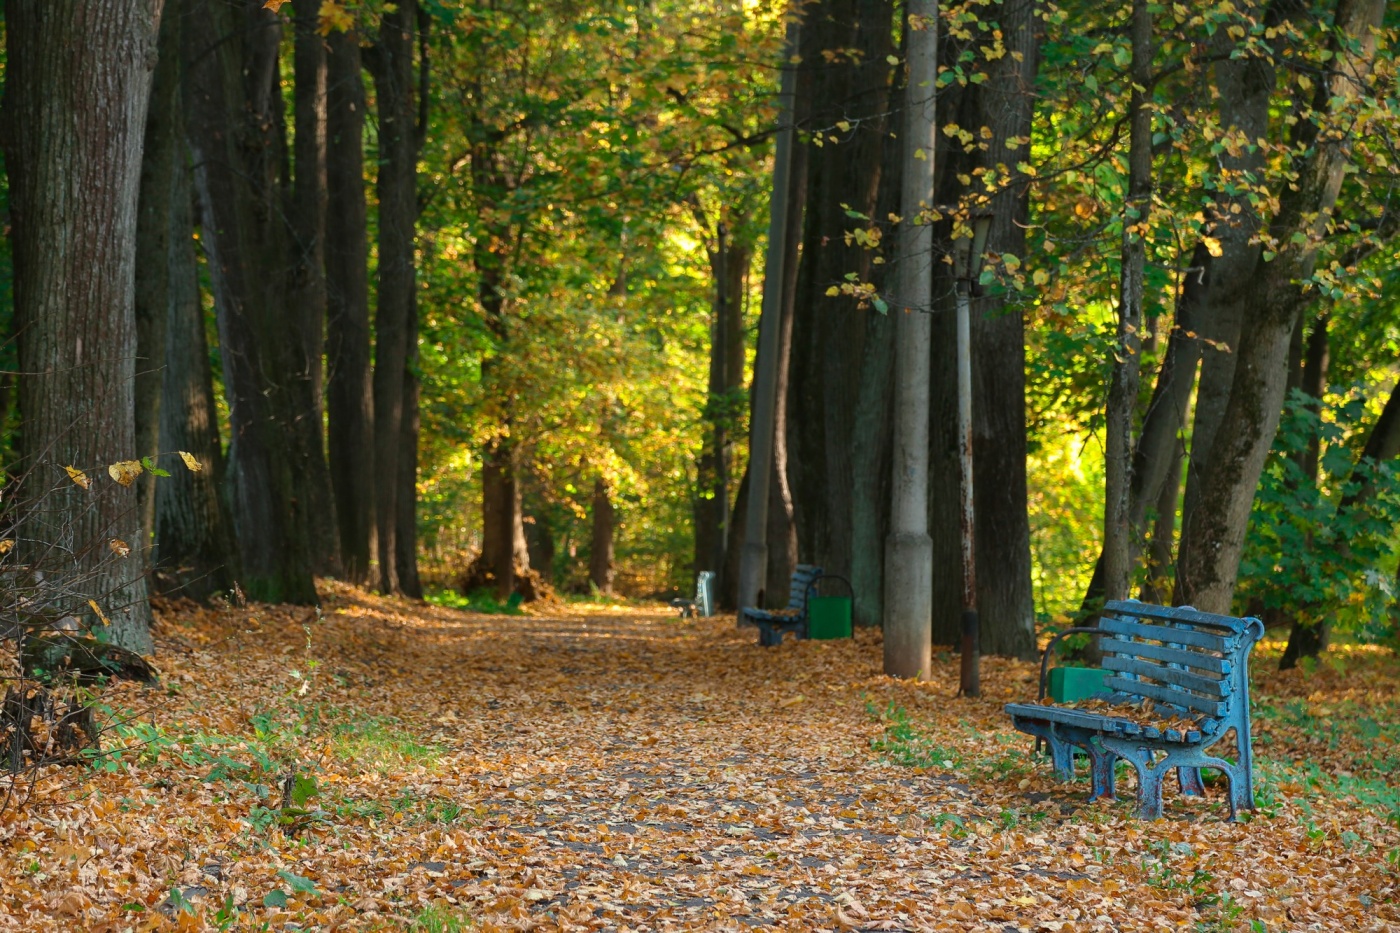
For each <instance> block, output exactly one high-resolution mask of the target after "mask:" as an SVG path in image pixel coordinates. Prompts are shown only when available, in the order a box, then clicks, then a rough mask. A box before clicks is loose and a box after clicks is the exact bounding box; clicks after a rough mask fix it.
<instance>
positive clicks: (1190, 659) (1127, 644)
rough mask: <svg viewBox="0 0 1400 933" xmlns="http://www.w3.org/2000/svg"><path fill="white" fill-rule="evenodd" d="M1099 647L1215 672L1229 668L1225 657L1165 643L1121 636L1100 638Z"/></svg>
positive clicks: (1106, 650) (1108, 651)
mask: <svg viewBox="0 0 1400 933" xmlns="http://www.w3.org/2000/svg"><path fill="white" fill-rule="evenodd" d="M1099 647H1100V648H1101V649H1102V650H1103V652H1104V653H1105V654H1119V655H1126V656H1128V657H1135V658H1136V657H1142V658H1151V659H1152V660H1154V661H1163V662H1166V663H1167V664H1185V665H1186V666H1187V667H1194V668H1198V669H1200V670H1203V671H1212V672H1213V673H1216V674H1229V673H1230V670H1231V668H1230V662H1229V661H1228V660H1226V659H1225V658H1219V657H1216V656H1215V655H1213V654H1206V653H1205V652H1203V651H1191V650H1189V649H1186V648H1168V647H1166V646H1165V645H1150V644H1147V643H1146V642H1140V641H1125V640H1123V639H1121V638H1104V639H1100V640H1099Z"/></svg>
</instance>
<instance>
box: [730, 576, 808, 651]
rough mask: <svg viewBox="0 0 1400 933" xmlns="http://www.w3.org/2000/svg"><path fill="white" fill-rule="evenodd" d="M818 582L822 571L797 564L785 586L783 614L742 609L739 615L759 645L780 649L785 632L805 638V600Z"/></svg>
mask: <svg viewBox="0 0 1400 933" xmlns="http://www.w3.org/2000/svg"><path fill="white" fill-rule="evenodd" d="M821 578H822V569H821V568H820V567H815V566H813V565H812V564H798V565H797V568H796V569H795V570H793V572H792V580H791V581H790V582H789V584H788V604H787V609H785V610H774V611H769V610H767V609H756V608H754V607H752V606H750V607H746V608H745V609H743V610H742V612H741V613H740V615H741V618H742V619H743V621H745V622H751V623H753V624H754V625H757V626H758V643H759V644H760V645H767V646H772V645H781V644H782V643H783V635H784V633H786V632H792V633H794V634H795V635H796V636H797V637H798V638H806V637H807V597H808V596H809V595H810V594H811V592H812V590H813V589H814V588H815V587H816V585H817V582H818V581H819V580H821Z"/></svg>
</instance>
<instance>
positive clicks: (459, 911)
mask: <svg viewBox="0 0 1400 933" xmlns="http://www.w3.org/2000/svg"><path fill="white" fill-rule="evenodd" d="M326 596H327V605H326V611H325V614H324V616H323V617H322V618H320V619H318V618H317V617H316V616H315V615H314V614H313V613H311V612H309V611H307V610H300V609H286V608H279V607H255V608H251V609H237V610H234V609H230V610H225V611H222V612H213V611H208V610H200V609H196V608H195V607H193V606H184V607H172V608H171V609H170V610H168V611H167V612H166V613H165V614H164V623H163V626H162V630H161V635H162V637H161V647H162V649H163V652H164V654H163V662H164V663H163V668H164V670H165V672H166V685H167V688H168V690H167V692H168V694H170V695H161V696H159V697H152V696H151V695H150V694H149V693H143V692H141V691H139V690H136V689H135V688H121V689H120V690H119V691H113V692H112V693H110V694H109V696H108V698H107V699H108V702H111V703H112V704H113V705H114V706H115V707H118V708H126V709H129V710H135V711H136V712H137V713H138V714H139V719H137V720H133V721H132V722H130V723H128V724H127V725H126V726H125V727H124V728H123V729H122V734H123V736H124V738H122V737H112V736H109V738H108V745H109V747H112V746H116V745H121V744H122V742H125V743H127V745H128V746H129V747H128V748H126V750H124V751H123V752H122V753H121V754H120V756H119V757H117V758H115V759H114V761H113V764H112V765H111V766H110V767H112V768H113V769H114V770H112V771H111V772H110V773H100V774H98V775H95V776H93V775H79V774H78V773H77V772H76V771H75V770H74V769H66V770H65V771H64V772H63V773H60V774H58V775H57V776H56V777H55V778H54V779H53V781H54V783H51V784H46V785H44V786H41V787H40V788H38V789H37V791H36V793H35V797H34V800H33V801H32V802H31V804H30V805H29V807H27V808H26V809H24V810H23V811H19V812H10V813H8V814H6V815H5V816H4V817H3V820H4V822H3V833H4V835H3V848H0V855H2V857H3V861H0V927H4V928H7V929H24V930H29V929H41V928H44V927H48V928H53V929H74V928H82V929H125V928H130V927H137V928H150V927H170V928H188V929H201V928H206V927H207V928H217V927H218V926H219V925H221V924H223V925H226V926H228V927H231V928H238V929H278V930H280V929H340V928H352V929H398V928H409V929H423V930H433V929H439V930H451V929H458V928H463V927H465V925H466V924H467V922H468V921H470V922H471V924H472V925H473V928H474V929H487V930H489V929H497V928H508V929H532V928H542V929H557V928H562V929H579V930H583V929H606V930H623V929H632V930H654V929H667V928H690V929H734V930H741V929H750V928H786V929H802V930H806V929H871V930H876V929H891V930H902V929H909V930H920V929H954V930H964V929H988V930H1093V929H1102V930H1126V929H1160V928H1162V927H1185V928H1187V929H1198V928H1199V929H1220V930H1229V929H1250V928H1251V925H1254V928H1256V929H1271V930H1272V929H1288V930H1304V929H1348V930H1353V929H1377V930H1380V929H1393V928H1395V926H1396V925H1397V924H1400V909H1398V908H1397V905H1396V891H1397V876H1396V866H1395V865H1394V863H1393V862H1388V861H1387V854H1388V853H1394V852H1395V850H1396V849H1397V847H1400V834H1397V832H1396V829H1395V826H1394V824H1393V823H1392V822H1388V821H1387V816H1390V817H1391V818H1392V819H1393V813H1389V812H1388V811H1387V809H1386V808H1387V807H1394V802H1393V800H1392V799H1391V798H1385V797H1384V796H1383V791H1384V788H1385V787H1386V785H1385V784H1384V783H1377V782H1374V781H1372V782H1369V783H1365V782H1363V783H1361V784H1357V786H1358V787H1361V791H1358V793H1359V794H1361V795H1362V796H1364V793H1365V792H1367V789H1370V790H1375V789H1376V788H1380V789H1381V791H1382V799H1380V800H1369V801H1368V805H1367V806H1366V807H1364V808H1363V807H1362V806H1360V805H1359V804H1358V803H1357V801H1356V800H1355V799H1346V800H1344V799H1341V797H1342V795H1341V794H1340V793H1334V794H1332V795H1328V794H1324V793H1322V792H1321V790H1322V789H1323V788H1325V787H1331V786H1332V785H1327V784H1325V781H1324V778H1325V779H1326V780H1332V781H1333V783H1334V784H1335V783H1336V782H1337V781H1339V780H1341V779H1340V778H1339V777H1336V776H1331V777H1327V775H1326V774H1324V777H1322V778H1317V779H1316V780H1314V781H1313V782H1312V783H1310V784H1309V783H1307V782H1306V781H1303V780H1302V779H1301V778H1299V777H1298V774H1299V773H1301V772H1294V771H1282V770H1280V771H1279V773H1278V775H1276V776H1270V775H1262V776H1261V781H1260V783H1261V788H1262V791H1261V799H1262V800H1263V802H1264V803H1265V804H1266V813H1265V815H1262V816H1260V817H1259V818H1256V819H1254V820H1253V821H1252V822H1250V823H1248V824H1244V825H1232V824H1227V823H1224V822H1223V821H1222V806H1221V800H1220V798H1221V792H1220V790H1219V789H1218V788H1213V789H1212V791H1211V797H1210V799H1209V800H1207V801H1206V802H1203V803H1202V802H1196V801H1189V800H1183V799H1181V798H1179V797H1177V796H1175V795H1173V794H1170V793H1169V796H1168V802H1167V816H1168V818H1167V819H1166V820H1163V821H1161V822H1158V823H1154V824H1144V823H1140V822H1137V821H1135V820H1133V819H1132V818H1131V817H1130V816H1129V810H1130V807H1129V805H1128V801H1127V800H1126V799H1125V801H1123V802H1119V803H1104V804H1101V805H1087V804H1085V802H1084V798H1085V796H1086V787H1085V785H1084V784H1083V783H1078V784H1075V785H1071V786H1068V787H1065V786H1060V785H1057V784H1055V783H1054V782H1053V781H1052V780H1051V778H1050V774H1049V768H1048V766H1047V765H1046V764H1045V763H1043V762H1039V761H1036V760H1034V759H1031V758H1030V757H1029V755H1028V754H1027V751H1028V740H1026V739H1025V738H1024V737H1022V736H1020V735H1018V734H1016V733H1012V732H1009V731H1008V730H1007V728H1006V724H1005V722H1004V721H1003V717H1002V716H1001V714H1000V706H1001V704H1002V703H1004V702H1005V701H1006V700H1007V699H1009V698H1012V697H1016V698H1021V697H1025V696H1027V695H1030V694H1032V693H1033V690H1034V687H1033V676H1034V674H1033V669H1032V666H1031V665H1029V664H1023V663H1012V662H1003V661H997V660H990V661H988V662H987V663H986V668H985V670H984V674H983V683H984V687H985V696H984V697H983V698H982V699H980V700H977V701H969V700H960V699H954V698H952V697H951V696H950V694H951V689H950V687H949V685H950V684H953V683H955V682H956V674H955V671H954V664H955V659H953V658H946V659H942V660H940V662H939V666H938V668H937V670H936V671H935V672H934V673H935V678H934V680H933V682H932V683H931V684H923V685H914V684H908V683H897V682H894V681H891V680H889V679H887V678H884V677H882V676H880V673H879V665H880V647H879V643H878V635H877V634H875V633H861V635H860V637H858V638H857V639H856V640H854V641H846V642H828V643H817V642H808V643H801V644H788V645H784V646H782V647H781V648H778V649H768V650H765V649H761V648H759V647H758V646H757V645H756V644H755V641H756V637H755V635H754V634H753V632H752V631H736V630H735V629H733V627H732V623H731V622H730V621H729V620H722V619H712V620H699V621H691V622H681V621H678V620H676V619H675V618H674V616H673V615H671V614H669V613H659V612H650V613H649V612H642V611H637V610H630V609H624V608H621V607H602V606H598V607H582V608H580V607H577V606H572V607H569V608H568V609H567V610H563V611H562V612H561V614H559V615H554V616H527V617H501V616H482V615H473V614H468V613H460V612H455V611H452V610H446V609H436V608H433V607H426V606H420V605H409V604H405V603H398V602H390V601H380V600H378V599H376V598H373V597H368V596H366V595H364V594H362V593H360V592H358V591H353V590H349V589H343V588H335V589H333V590H331V591H330V592H327V593H326ZM1363 660H1364V659H1363ZM1376 669H1377V670H1379V669H1380V668H1379V667H1376ZM1328 674H1329V672H1326V671H1323V672H1318V673H1317V674H1315V675H1313V682H1311V683H1303V682H1302V681H1301V680H1299V679H1298V678H1295V679H1294V680H1291V681H1290V680H1287V679H1286V678H1280V677H1278V675H1274V678H1273V679H1274V681H1276V682H1277V683H1276V684H1274V685H1273V686H1272V688H1271V686H1270V684H1269V683H1261V684H1260V685H1259V688H1258V689H1260V690H1261V691H1262V692H1263V693H1264V694H1265V696H1266V699H1265V700H1263V701H1262V704H1263V705H1264V706H1265V707H1266V708H1268V709H1274V708H1276V707H1274V706H1270V705H1269V703H1270V700H1269V698H1268V697H1269V691H1270V690H1271V689H1272V690H1273V691H1274V692H1275V693H1277V694H1278V696H1277V698H1276V699H1277V700H1278V703H1279V704H1285V705H1282V706H1279V707H1278V708H1282V709H1285V710H1286V709H1291V708H1292V707H1288V706H1286V702H1287V700H1286V695H1287V694H1288V693H1289V692H1290V691H1295V690H1296V689H1297V688H1300V687H1301V688H1302V689H1303V695H1305V696H1306V695H1307V693H1308V691H1309V690H1311V689H1313V688H1320V687H1325V686H1327V685H1329V684H1330V685H1331V686H1332V687H1334V688H1336V689H1335V690H1334V694H1335V695H1333V696H1331V697H1330V701H1331V702H1333V703H1334V704H1336V705H1337V707H1336V708H1337V709H1338V710H1341V709H1342V708H1344V706H1345V704H1347V703H1352V704H1355V703H1358V702H1366V691H1367V690H1370V691H1372V692H1374V690H1376V689H1378V682H1377V681H1376V680H1374V679H1373V678H1374V677H1375V676H1379V675H1378V674H1376V673H1375V671H1371V670H1369V669H1367V670H1361V671H1353V672H1352V680H1353V681H1359V682H1363V683H1369V684H1370V686H1369V688H1363V689H1362V691H1361V693H1359V694H1356V695H1353V696H1351V697H1350V698H1349V697H1348V696H1347V695H1346V694H1345V693H1344V691H1343V689H1342V687H1343V685H1344V684H1345V683H1348V681H1347V680H1345V679H1343V678H1332V679H1330V680H1329V678H1328ZM1300 677H1301V675H1299V678H1300ZM1368 678H1370V679H1368ZM1380 686H1381V687H1383V688H1384V689H1390V690H1393V687H1394V684H1393V683H1388V684H1382V685H1380ZM1258 702H1261V701H1258V700H1257V703H1258ZM1386 702H1388V703H1390V704H1392V705H1391V706H1389V707H1386V709H1388V710H1390V711H1391V712H1393V710H1394V707H1393V702H1394V701H1393V695H1392V696H1391V697H1390V698H1388V699H1387V700H1386ZM1347 708H1349V707H1347ZM1351 718H1352V719H1355V718H1356V717H1355V716H1352V717H1351ZM1265 720H1266V721H1263V722H1261V725H1260V730H1261V732H1262V733H1264V735H1261V742H1262V744H1263V749H1264V751H1265V754H1269V753H1271V752H1272V753H1276V754H1277V753H1282V754H1281V757H1285V758H1286V757H1288V756H1290V755H1292V756H1299V757H1302V756H1306V755H1309V754H1312V755H1313V757H1314V758H1315V759H1316V760H1318V761H1319V762H1320V763H1321V765H1322V766H1323V767H1324V768H1330V769H1332V770H1339V769H1340V766H1339V765H1336V764H1335V763H1336V762H1337V761H1339V760H1340V759H1339V758H1338V756H1340V755H1344V754H1346V753H1348V752H1349V751H1350V750H1352V744H1351V743H1352V737H1351V733H1350V732H1347V731H1346V730H1345V729H1343V730H1342V731H1341V732H1338V731H1337V730H1336V729H1334V730H1333V734H1332V741H1330V742H1328V743H1316V742H1313V738H1314V737H1315V736H1314V735H1313V733H1314V732H1316V731H1317V730H1316V729H1311V730H1310V729H1309V728H1303V727H1300V726H1298V725H1297V724H1296V723H1293V722H1292V721H1291V720H1289V719H1288V717H1287V716H1286V715H1283V714H1280V715H1279V716H1278V717H1277V718H1276V721H1275V725H1276V728H1275V730H1274V735H1273V737H1272V738H1270V737H1269V729H1270V724H1269V721H1267V717H1265ZM1379 720H1380V717H1379V716H1376V717H1375V718H1374V719H1372V720H1370V721H1371V722H1373V723H1374V724H1376V731H1377V732H1378V733H1379V734H1378V735H1371V734H1370V733H1369V732H1367V737H1368V739H1369V740H1370V742H1371V744H1370V745H1367V746H1365V747H1375V743H1380V745H1381V747H1382V748H1383V749H1385V748H1388V750H1389V753H1390V754H1394V752H1395V748H1394V746H1393V744H1389V743H1393V738H1394V734H1393V731H1392V729H1391V727H1390V725H1388V724H1387V725H1385V726H1382V725H1380V724H1379ZM1363 731H1364V730H1363ZM1319 734H1320V733H1319ZM1310 743H1312V744H1316V745H1318V748H1317V749H1316V750H1315V752H1309V750H1308V747H1309V744H1310ZM1356 748H1357V749H1360V748H1362V746H1360V745H1358V746H1356ZM1358 754H1359V752H1358ZM1328 756H1331V757H1328ZM288 775H292V776H293V782H292V784H295V783H296V782H295V776H297V775H300V776H301V777H302V782H301V789H300V790H299V791H298V793H297V795H296V796H295V798H294V799H292V798H287V797H283V792H282V787H283V784H284V782H285V780H286V778H287V776H288ZM79 777H83V778H84V780H82V781H81V782H79V781H78V780H77V779H78V778H79ZM1347 777H1348V778H1352V777H1353V776H1352V775H1351V774H1350V773H1348V774H1347ZM1356 780H1359V779H1354V781H1353V783H1356ZM311 781H314V782H315V784H314V792H311V786H312V785H311V783H310V782H311ZM1290 781H1302V783H1292V784H1290V783H1289V782H1290ZM1122 785H1126V787H1127V792H1126V793H1125V794H1124V796H1125V798H1129V799H1130V797H1131V785H1132V782H1131V781H1130V780H1129V781H1124V782H1122ZM1122 785H1120V786H1122ZM288 786H289V787H290V786H291V785H288ZM1345 786H1346V787H1351V785H1345ZM1352 789H1353V790H1355V788H1352ZM1390 857H1391V858H1392V859H1393V858H1394V857H1395V856H1394V855H1393V854H1391V856H1390ZM264 924H266V926H265V927H264V926H263V925H264Z"/></svg>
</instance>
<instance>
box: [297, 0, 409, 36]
mask: <svg viewBox="0 0 1400 933" xmlns="http://www.w3.org/2000/svg"><path fill="white" fill-rule="evenodd" d="M384 12H386V13H388V12H391V11H390V9H389V6H387V5H386V6H385V8H384ZM319 18H320V25H319V26H318V28H317V30H316V31H317V32H319V33H320V34H321V35H323V36H328V35H330V34H331V33H333V32H349V31H350V30H351V29H352V28H353V27H354V25H355V14H353V13H351V12H349V11H348V10H346V9H345V7H343V6H341V5H340V4H339V3H337V2H335V0H325V2H324V3H322V4H321V10H320V14H319Z"/></svg>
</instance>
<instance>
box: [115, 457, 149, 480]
mask: <svg viewBox="0 0 1400 933" xmlns="http://www.w3.org/2000/svg"><path fill="white" fill-rule="evenodd" d="M144 470H145V468H144V467H142V466H141V461H140V460H120V461H118V462H116V463H114V464H112V465H111V466H109V467H108V468H107V475H108V476H110V477H112V479H114V480H116V481H117V482H119V483H121V484H122V485H123V486H130V485H131V484H132V483H134V482H136V477H138V476H140V475H141V474H142V473H143V472H144Z"/></svg>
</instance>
